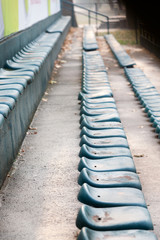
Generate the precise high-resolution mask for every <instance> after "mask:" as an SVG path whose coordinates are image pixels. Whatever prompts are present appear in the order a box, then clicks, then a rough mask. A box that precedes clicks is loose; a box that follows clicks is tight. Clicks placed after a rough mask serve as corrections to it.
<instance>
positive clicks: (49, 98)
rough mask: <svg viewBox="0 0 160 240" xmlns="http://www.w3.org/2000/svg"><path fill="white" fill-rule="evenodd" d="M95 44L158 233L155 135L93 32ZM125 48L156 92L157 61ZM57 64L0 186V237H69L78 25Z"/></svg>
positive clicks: (73, 206) (73, 211)
mask: <svg viewBox="0 0 160 240" xmlns="http://www.w3.org/2000/svg"><path fill="white" fill-rule="evenodd" d="M70 36H71V35H70ZM98 42H99V45H100V47H101V53H102V55H103V57H104V61H105V63H106V67H107V68H108V74H109V79H110V82H111V86H112V90H113V93H114V97H115V99H116V103H117V107H118V110H119V113H120V117H121V120H122V123H123V125H124V128H125V131H126V134H127V138H128V142H129V145H130V148H131V151H132V154H133V157H134V161H135V164H136V168H137V171H138V173H139V176H140V179H141V183H142V185H143V192H144V195H145V199H146V202H147V205H148V208H149V211H150V213H151V216H152V219H153V223H154V226H155V233H156V234H157V236H158V237H160V230H159V226H160V219H159V212H160V191H159V182H160V174H159V173H160V161H159V159H160V145H159V142H160V141H159V140H158V138H157V137H156V134H155V133H154V132H153V128H152V127H151V126H150V122H149V120H148V118H147V117H146V115H145V114H144V112H143V109H142V108H141V106H140V105H139V103H138V101H137V100H136V98H135V97H134V94H133V92H132V90H131V87H130V86H129V84H128V82H127V80H126V78H125V76H124V73H123V70H122V69H121V68H120V67H119V66H118V64H117V62H116V60H115V59H114V57H113V55H112V53H111V51H110V49H109V48H108V47H107V44H106V43H105V41H104V40H103V38H101V37H100V38H98ZM126 50H127V51H128V52H129V53H130V54H131V56H133V57H134V58H135V60H136V62H137V64H138V66H140V67H142V69H143V70H144V72H145V73H146V74H147V75H148V76H149V77H150V79H151V81H153V83H154V84H155V86H156V87H157V89H158V90H159V91H160V82H159V76H160V62H159V60H157V58H156V57H154V56H153V55H152V54H150V53H149V52H148V51H146V50H144V49H142V48H134V47H126ZM61 63H63V64H62V67H61V68H59V69H58V74H57V75H56V76H54V79H53V78H52V79H51V83H53V84H50V85H49V88H48V90H47V91H46V94H45V95H44V97H43V99H42V102H41V104H40V105H39V107H38V110H37V112H36V115H35V118H34V120H33V122H32V128H31V129H30V130H29V131H28V135H27V136H26V139H25V141H24V143H23V146H22V149H21V151H20V156H19V157H18V159H17V161H16V162H15V164H14V167H13V169H12V172H11V173H10V174H9V176H8V179H7V181H6V182H5V184H4V186H3V188H2V190H1V192H0V195H1V208H0V216H1V222H0V239H2V240H13V239H14V240H28V239H29V240H42V239H43V240H53V239H54V240H74V239H76V238H77V234H78V230H77V228H76V227H75V219H76V216H77V211H78V209H79V207H80V206H81V204H80V203H79V202H78V200H77V193H78V192H79V189H80V187H79V186H78V184H77V177H78V175H79V173H78V171H77V165H78V162H79V158H78V152H79V149H80V148H79V140H80V139H79V131H80V130H79V123H78V121H79V105H78V101H77V96H78V92H79V90H80V79H81V30H78V31H77V30H76V31H75V32H74V33H73V35H72V43H71V46H70V49H68V50H66V52H65V53H64V56H63V58H62V61H61ZM58 67H59V65H58V64H57V68H58Z"/></svg>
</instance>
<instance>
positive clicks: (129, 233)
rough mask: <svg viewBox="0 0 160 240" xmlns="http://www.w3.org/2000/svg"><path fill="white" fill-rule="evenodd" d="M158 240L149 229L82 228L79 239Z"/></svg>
mask: <svg viewBox="0 0 160 240" xmlns="http://www.w3.org/2000/svg"><path fill="white" fill-rule="evenodd" d="M124 239H125V240H158V238H157V237H156V235H155V234H154V233H153V232H150V231H147V230H139V229H138V230H119V231H95V230H92V229H89V228H86V227H84V228H82V230H81V232H80V234H79V236H78V239H77V240H124Z"/></svg>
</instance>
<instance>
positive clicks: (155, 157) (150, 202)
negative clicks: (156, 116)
mask: <svg viewBox="0 0 160 240" xmlns="http://www.w3.org/2000/svg"><path fill="white" fill-rule="evenodd" d="M98 42H99V46H100V47H101V54H102V56H103V59H104V62H105V64H106V67H107V69H108V77H109V81H110V83H111V88H112V91H113V94H114V98H115V100H116V104H117V107H118V111H119V114H120V118H121V121H122V124H123V126H124V130H125V133H126V135H127V139H128V143H129V146H130V149H131V152H132V156H133V159H134V162H135V165H136V169H137V172H138V174H139V177H140V180H141V183H142V188H143V189H142V190H143V193H144V196H145V200H146V203H147V206H148V209H149V212H150V214H151V217H152V221H153V224H154V229H155V230H154V232H155V233H156V235H157V237H158V238H159V239H160V218H159V213H160V190H159V183H160V140H159V139H158V138H157V134H156V133H155V131H154V128H153V127H152V126H151V123H150V121H149V118H148V117H147V115H146V114H145V113H144V111H143V108H142V106H141V105H140V103H139V101H138V100H137V98H136V97H135V96H134V92H133V90H132V88H131V86H130V84H129V82H128V80H127V79H126V77H125V75H124V70H123V69H122V68H120V67H119V65H118V63H117V61H116V59H115V57H114V56H113V54H112V52H111V50H110V49H109V47H108V45H107V44H106V42H105V41H104V39H103V38H101V37H100V38H99V41H98ZM125 48H126V51H127V52H128V54H129V55H130V56H131V57H132V58H133V59H134V60H135V62H136V63H137V67H139V68H141V69H142V70H143V71H144V73H145V74H146V75H147V76H148V78H149V79H150V81H151V82H152V83H153V85H154V86H155V87H156V88H157V90H158V91H159V92H160V79H159V76H160V61H159V59H157V57H155V56H154V55H153V54H151V53H150V52H149V51H147V50H145V49H143V48H142V47H127V46H126V47H125Z"/></svg>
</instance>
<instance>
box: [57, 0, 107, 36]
mask: <svg viewBox="0 0 160 240" xmlns="http://www.w3.org/2000/svg"><path fill="white" fill-rule="evenodd" d="M61 1H62V2H63V3H66V4H68V5H70V6H71V7H72V9H71V11H72V21H73V13H74V7H78V8H81V9H83V10H85V11H87V12H88V14H84V13H83V14H82V13H80V12H78V13H80V14H82V15H86V16H88V23H89V25H90V24H91V18H93V19H96V24H97V21H100V22H105V21H102V20H101V19H98V18H97V16H101V17H104V18H105V19H106V23H107V32H108V34H109V17H108V16H107V15H105V14H102V13H100V12H97V11H94V10H90V9H88V8H86V7H83V6H80V5H78V4H75V3H71V2H69V1H67V0H61ZM64 8H66V9H68V8H67V7H64ZM91 13H93V14H95V15H96V17H91ZM72 23H73V22H72Z"/></svg>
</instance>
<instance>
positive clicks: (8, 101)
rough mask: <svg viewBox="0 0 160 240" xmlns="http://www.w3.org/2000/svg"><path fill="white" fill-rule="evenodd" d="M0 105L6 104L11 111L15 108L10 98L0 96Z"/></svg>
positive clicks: (13, 101)
mask: <svg viewBox="0 0 160 240" xmlns="http://www.w3.org/2000/svg"><path fill="white" fill-rule="evenodd" d="M0 104H6V105H7V106H8V107H9V108H10V109H11V110H12V109H13V108H14V106H15V100H14V99H13V98H11V97H1V96H0Z"/></svg>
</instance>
